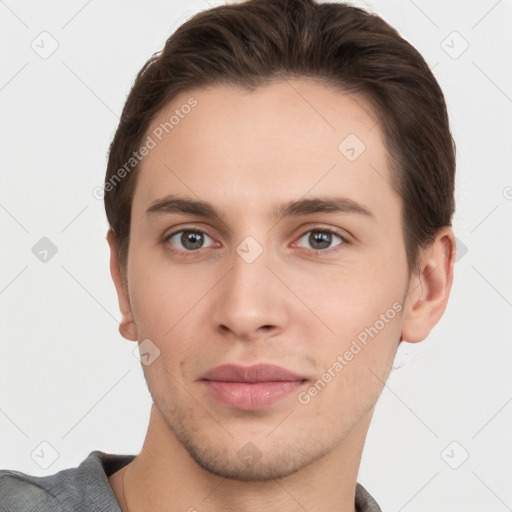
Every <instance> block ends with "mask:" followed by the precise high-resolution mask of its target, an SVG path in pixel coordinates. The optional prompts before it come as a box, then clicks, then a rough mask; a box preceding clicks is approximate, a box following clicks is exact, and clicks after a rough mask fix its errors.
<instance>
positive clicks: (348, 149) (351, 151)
mask: <svg viewBox="0 0 512 512" xmlns="http://www.w3.org/2000/svg"><path fill="white" fill-rule="evenodd" d="M355 152H356V149H355V148H347V149H346V153H350V156H354V153H355Z"/></svg>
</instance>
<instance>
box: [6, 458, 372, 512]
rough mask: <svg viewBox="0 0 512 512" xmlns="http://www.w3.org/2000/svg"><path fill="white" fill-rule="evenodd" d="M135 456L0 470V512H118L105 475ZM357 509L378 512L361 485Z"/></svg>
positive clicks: (108, 474)
mask: <svg viewBox="0 0 512 512" xmlns="http://www.w3.org/2000/svg"><path fill="white" fill-rule="evenodd" d="M134 457H135V455H114V454H110V453H104V452H101V451H98V450H96V451H94V452H91V453H90V454H89V455H88V457H87V458H86V459H85V460H84V461H83V462H82V463H81V464H80V465H79V466H78V467H76V468H69V469H64V470H62V471H59V472H58V473H55V474H53V475H49V476H30V475H27V474H25V473H21V472H19V471H12V470H1V471H0V512H76V511H79V512H120V511H121V509H120V507H119V504H118V503H117V500H116V497H115V495H114V492H113V491H112V488H111V487H110V484H109V481H108V477H109V476H110V475H112V474H113V473H115V472H116V471H118V470H119V469H121V468H122V467H123V466H125V465H126V464H128V463H129V462H131V461H132V460H133V458H134ZM355 505H356V510H357V512H382V511H381V509H380V507H379V505H378V504H377V502H376V501H375V500H374V499H373V498H372V497H371V496H370V494H368V492H367V491H366V490H365V488H364V487H363V486H362V485H361V484H357V488H356V503H355Z"/></svg>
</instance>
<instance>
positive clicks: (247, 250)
mask: <svg viewBox="0 0 512 512" xmlns="http://www.w3.org/2000/svg"><path fill="white" fill-rule="evenodd" d="M240 251H241V252H249V244H248V243H246V244H245V249H240Z"/></svg>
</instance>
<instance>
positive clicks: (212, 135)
mask: <svg viewBox="0 0 512 512" xmlns="http://www.w3.org/2000/svg"><path fill="white" fill-rule="evenodd" d="M191 96H193V97H194V98H195V99H196V100H197V106H195V107H194V108H193V109H190V113H189V114H187V115H185V116H183V118H182V119H180V121H179V123H177V124H176V125H175V126H174V128H173V129H172V131H170V133H169V134H168V135H166V136H165V137H163V138H162V141H161V142H158V143H157V145H156V147H155V148H154V149H152V150H151V151H150V153H149V154H148V155H147V156H146V157H145V158H144V159H143V160H142V163H141V168H140V175H139V177H138V182H137V186H136V190H135V194H134V198H133V206H132V223H131V232H130V248H129V255H128V274H127V275H128V283H127V284H128V289H129V297H130V302H131V310H132V314H133V318H134V321H135V325H136V329H137V337H138V340H139V341H140V342H142V340H146V339H148V340H150V344H149V345H146V346H147V347H152V348H151V349H150V352H151V351H153V352H154V351H155V348H154V345H156V346H157V347H158V349H159V350H160V355H159V356H158V357H157V358H156V359H155V360H154V361H153V362H152V363H151V364H149V365H147V366H144V372H145V377H146V380H147V383H148V387H149V390H150V392H151V395H152V397H153V400H154V403H155V405H156V407H157V408H158V410H159V412H160V414H161V415H162V417H163V418H164V420H165V423H164V422H162V424H165V425H166V429H167V428H168V429H169V431H170V432H172V433H173V434H174V435H175V436H176V438H177V439H178V440H179V441H180V442H181V443H182V445H183V446H184V447H185V448H186V449H187V450H188V452H189V453H190V455H191V456H192V457H193V458H194V460H196V462H198V463H199V464H200V465H201V466H202V467H204V468H206V469H208V470H209V471H211V472H213V473H216V474H219V475H222V476H227V477H231V478H239V479H267V478H276V477H281V476H285V475H287V474H290V473H292V472H294V471H296V470H298V469H301V468H303V467H305V466H306V465H308V464H310V463H312V462H314V461H316V460H319V459H320V458H321V457H323V456H324V455H326V454H328V453H329V452H331V451H333V450H336V449H340V447H342V446H343V445H344V443H347V439H348V437H347V436H349V434H350V435H354V432H358V429H359V430H360V431H361V432H362V431H363V430H364V431H365V430H366V429H367V427H368V422H369V419H370V417H371V414H372V412H373V407H374V405H375V402H376V400H377V397H378V395H379V393H380V391H381V390H382V387H383V382H384V381H385V379H386V378H387V376H388V374H389V371H390V369H391V365H392V362H393V358H394V355H395V352H396V348H397V346H398V342H399V339H400V333H401V322H402V311H401V309H402V305H403V301H404V297H405V295H406V292H407V287H408V272H407V259H406V253H405V247H404V241H403V237H402V224H401V200H400V198H399V196H398V195H397V194H396V192H395V191H394V190H393V189H392V188H391V186H390V182H391V179H390V171H389V169H388V165H387V154H386V147H385V145H384V141H383V135H382V132H381V130H380V127H379V125H378V124H376V118H375V117H374V116H373V115H372V114H371V111H370V109H369V108H368V107H367V106H366V105H365V103H364V102H363V100H362V99H361V98H357V97H354V96H349V95H345V94H342V93H340V92H338V91H335V90H333V89H330V88H326V87H325V86H323V85H320V84H318V83H314V82H312V81H307V80H292V81H290V82H289V83H288V82H285V81H280V82H276V83H274V84H272V85H269V86H266V87H263V88H260V89H258V90H257V91H255V92H250V93H249V92H246V91H243V90H241V89H238V88H231V87H227V86H218V87H214V88H209V89H201V90H194V91H191V92H187V93H182V94H181V95H180V96H178V97H176V98H175V99H174V100H173V102H172V104H171V105H169V106H168V107H166V108H165V109H164V110H163V111H162V112H160V114H159V115H158V117H157V118H156V119H155V120H154V122H153V123H152V125H151V127H150V129H149V130H148V132H147V134H146V136H147V135H148V134H149V135H151V134H152V132H153V130H155V129H156V128H158V127H159V126H160V124H161V123H165V122H167V121H168V120H169V118H170V116H171V115H172V114H173V112H174V111H175V110H176V108H180V106H181V105H182V104H185V103H186V102H187V100H188V99H189V98H190V97H191ZM362 107H363V108H362ZM187 111H188V109H187ZM157 133H160V132H158V131H157ZM153 138H155V137H153ZM363 144H364V146H363ZM171 195H172V196H173V198H174V199H176V198H180V199H184V200H189V201H202V202H207V203H209V204H210V205H211V206H212V207H213V208H214V209H215V211H216V212H217V215H218V216H211V215H210V214H208V215H200V214H199V213H200V212H195V213H192V212H190V210H189V213H186V212H185V213H183V212H180V211H178V209H177V208H176V205H174V206H172V207H169V208H167V212H166V211H162V208H160V209H158V208H157V209H156V210H155V211H153V212H152V213H148V212H147V210H148V209H149V208H150V207H151V206H153V205H154V204H155V203H156V202H158V201H160V200H162V199H164V198H166V196H171ZM312 199H322V200H324V201H333V202H338V205H340V206H341V208H339V209H337V208H331V209H330V210H331V211H327V210H329V209H327V210H326V211H322V210H321V209H319V208H318V204H315V203H314V202H311V200H312ZM298 201H302V202H304V201H307V202H305V203H303V204H302V206H303V208H302V209H301V208H296V209H295V212H294V211H293V209H291V208H288V211H287V212H285V213H286V215H284V216H281V217H280V216H278V215H277V214H276V212H277V211H279V209H281V210H283V208H284V207H285V206H287V205H290V204H291V203H294V202H298ZM181 204H182V205H183V204H184V203H181ZM308 206H309V210H307V208H304V207H308ZM363 209H364V210H366V212H364V210H363ZM324 210H325V208H324ZM190 231H192V233H191V232H190ZM194 232H195V234H194ZM145 343H146V344H147V343H149V342H145ZM153 344H154V345H153ZM225 364H234V365H239V366H243V367H248V366H253V365H256V364H272V365H277V366H280V367H282V368H284V369H287V370H289V371H290V372H293V373H294V374H296V375H298V376H299V378H298V380H296V381H294V382H287V383H283V382H281V383H274V384H269V383H268V382H267V383H266V384H265V383H262V382H261V381H262V380H265V378H264V375H263V374H259V379H260V382H259V383H252V384H251V383H247V382H242V383H241V382H240V380H244V379H240V380H239V383H238V384H234V383H233V382H231V383H228V384H226V383H219V382H217V383H215V382H213V381H212V380H210V381H207V380H204V378H205V374H206V372H208V371H210V370H212V369H214V368H216V367H218V366H220V365H225ZM255 375H256V376H257V374H252V373H251V374H248V375H246V377H251V376H252V377H254V376H255ZM218 379H219V380H222V377H218ZM272 379H275V376H274V377H272V378H269V379H268V380H272ZM213 380H215V379H213ZM235 380H236V379H235ZM292 380H293V379H292ZM251 386H252V387H251ZM170 432H169V435H171V434H170Z"/></svg>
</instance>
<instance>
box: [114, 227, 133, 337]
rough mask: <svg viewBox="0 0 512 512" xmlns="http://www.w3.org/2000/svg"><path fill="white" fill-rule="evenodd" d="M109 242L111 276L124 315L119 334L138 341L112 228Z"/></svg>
mask: <svg viewBox="0 0 512 512" xmlns="http://www.w3.org/2000/svg"><path fill="white" fill-rule="evenodd" d="M107 242H108V245H109V246H110V275H111V276H112V280H113V281H114V285H115V287H116V291H117V298H118V300H119V309H120V310H121V315H122V318H121V323H120V324H119V333H120V334H121V336H123V338H126V339H127V340H130V341H137V340H138V335H137V326H136V325H135V322H134V320H133V315H132V311H131V307H130V296H129V294H128V291H127V286H126V284H125V282H124V280H123V278H122V274H121V268H120V266H119V253H118V248H117V238H116V234H115V233H114V230H113V229H112V228H110V229H109V230H108V233H107Z"/></svg>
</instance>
